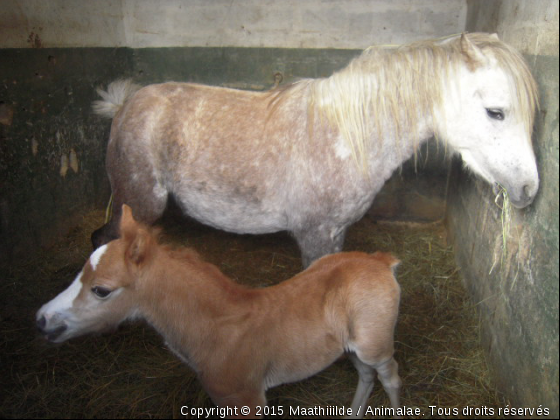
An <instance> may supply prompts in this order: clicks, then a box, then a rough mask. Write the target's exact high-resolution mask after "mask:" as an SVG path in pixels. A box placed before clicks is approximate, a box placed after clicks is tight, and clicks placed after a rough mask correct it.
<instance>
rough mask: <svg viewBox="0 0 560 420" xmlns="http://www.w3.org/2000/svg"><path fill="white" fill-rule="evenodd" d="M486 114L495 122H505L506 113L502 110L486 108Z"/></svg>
mask: <svg viewBox="0 0 560 420" xmlns="http://www.w3.org/2000/svg"><path fill="white" fill-rule="evenodd" d="M486 113H487V114H488V116H489V117H490V118H492V119H493V120H498V121H503V119H504V111H503V110H501V109H493V108H486Z"/></svg>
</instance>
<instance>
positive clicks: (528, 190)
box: [523, 184, 532, 199]
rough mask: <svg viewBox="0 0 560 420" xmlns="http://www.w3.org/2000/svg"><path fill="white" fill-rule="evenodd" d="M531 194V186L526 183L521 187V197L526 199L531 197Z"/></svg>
mask: <svg viewBox="0 0 560 420" xmlns="http://www.w3.org/2000/svg"><path fill="white" fill-rule="evenodd" d="M531 196H532V192H531V186H530V185H529V184H527V185H525V186H524V187H523V198H524V199H528V198H531Z"/></svg>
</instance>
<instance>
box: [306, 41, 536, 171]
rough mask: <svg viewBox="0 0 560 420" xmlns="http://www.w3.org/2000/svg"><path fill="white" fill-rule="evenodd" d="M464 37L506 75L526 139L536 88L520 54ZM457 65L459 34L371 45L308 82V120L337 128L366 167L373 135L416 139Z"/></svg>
mask: <svg viewBox="0 0 560 420" xmlns="http://www.w3.org/2000/svg"><path fill="white" fill-rule="evenodd" d="M467 36H468V39H469V40H470V41H471V42H472V43H473V44H474V45H476V46H477V47H478V48H480V49H481V50H482V51H483V53H484V54H485V55H490V56H493V57H494V58H495V59H496V62H497V65H498V66H500V67H501V68H502V69H503V70H504V71H505V73H506V74H507V75H508V76H509V80H510V86H509V88H510V90H511V93H512V96H511V97H512V98H516V99H517V100H516V102H514V103H513V109H512V112H513V113H514V114H515V115H516V116H518V117H519V118H520V120H521V121H524V123H525V125H526V129H527V132H528V138H530V135H531V130H532V127H533V119H534V113H535V109H536V107H537V102H538V98H537V86H536V83H535V81H534V79H533V77H532V75H531V72H530V71H529V69H528V67H527V65H526V64H525V62H524V60H523V58H522V56H521V55H520V54H519V53H518V52H517V51H516V50H514V49H513V48H512V47H510V46H508V45H507V44H505V43H503V42H501V41H500V40H499V39H498V38H497V37H496V36H494V35H490V34H485V33H472V34H469V35H467ZM461 64H463V65H464V64H465V54H464V52H463V51H462V49H461V37H460V36H452V37H448V38H444V39H437V40H428V41H422V42H417V43H412V44H407V45H402V46H372V47H369V48H367V49H366V50H364V52H363V53H362V54H361V55H360V56H358V57H356V58H355V59H354V60H352V61H351V62H350V64H349V65H348V66H347V67H346V68H344V69H342V70H340V71H339V72H337V73H335V74H333V75H332V76H331V77H328V78H325V79H316V80H313V81H307V82H308V83H309V86H310V97H309V116H310V119H311V120H310V121H313V118H315V117H317V116H318V117H319V118H320V119H321V120H326V121H328V123H329V124H331V126H332V127H336V129H338V130H339V132H340V134H341V135H342V137H343V138H344V139H345V140H346V142H347V143H348V145H349V146H350V149H351V151H352V155H353V158H354V160H355V161H356V163H357V164H358V165H360V166H361V167H363V168H365V167H366V166H365V165H366V156H367V153H366V152H367V150H366V149H367V147H368V140H370V139H371V138H372V136H375V137H377V138H378V139H380V138H382V136H383V135H384V134H387V133H384V131H386V130H387V129H389V130H392V131H393V132H392V133H391V134H392V135H395V136H396V138H397V139H399V138H400V137H401V135H407V136H411V137H417V136H415V134H417V133H416V132H415V131H416V130H417V127H418V119H419V117H420V116H426V115H427V116H431V117H432V119H433V117H434V110H435V109H437V108H438V107H439V106H441V102H442V86H445V85H446V83H441V81H442V80H444V79H446V78H449V76H450V75H451V70H452V69H454V68H457V67H458V66H459V65H461ZM311 124H312V122H311ZM435 135H436V136H437V135H438V133H437V132H436V133H435ZM416 146H417V145H416V144H415V148H416Z"/></svg>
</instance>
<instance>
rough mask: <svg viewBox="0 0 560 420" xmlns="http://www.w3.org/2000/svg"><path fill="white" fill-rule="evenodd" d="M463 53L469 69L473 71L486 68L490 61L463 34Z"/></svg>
mask: <svg viewBox="0 0 560 420" xmlns="http://www.w3.org/2000/svg"><path fill="white" fill-rule="evenodd" d="M461 52H462V53H463V57H464V58H465V62H466V63H467V67H468V68H469V70H471V71H474V70H476V69H477V68H478V67H481V66H484V65H485V64H486V63H487V62H488V59H487V58H486V57H485V56H484V54H483V53H482V51H481V49H480V48H478V47H477V46H476V45H474V44H473V43H472V42H471V40H470V39H469V37H468V35H467V34H465V33H462V34H461Z"/></svg>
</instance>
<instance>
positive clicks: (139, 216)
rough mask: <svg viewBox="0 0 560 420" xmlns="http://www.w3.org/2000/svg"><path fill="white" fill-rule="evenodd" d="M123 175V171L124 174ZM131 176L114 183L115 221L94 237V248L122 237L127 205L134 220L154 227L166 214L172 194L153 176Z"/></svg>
mask: <svg viewBox="0 0 560 420" xmlns="http://www.w3.org/2000/svg"><path fill="white" fill-rule="evenodd" d="M121 173H122V172H121ZM126 175H129V174H128V173H125V174H123V175H121V176H120V177H117V178H115V179H112V180H111V181H112V182H111V187H112V191H113V200H112V207H113V211H112V216H111V219H110V220H109V221H108V222H107V223H106V224H105V225H103V226H102V227H101V228H99V229H97V230H96V231H94V232H93V233H92V235H91V242H92V245H93V247H94V248H98V247H100V246H101V245H103V244H105V243H107V242H110V241H112V240H113V239H116V238H118V237H119V223H120V220H121V211H122V210H121V208H122V205H123V204H127V205H128V206H130V207H131V208H132V212H133V214H134V218H135V219H136V220H139V221H141V222H143V223H146V224H152V223H154V222H155V221H156V220H157V219H159V218H160V217H161V215H162V214H163V212H164V210H165V207H166V205H167V197H168V192H167V190H166V189H164V188H163V187H162V186H161V185H160V184H159V183H158V182H157V180H156V179H155V177H153V175H151V174H150V175H144V176H142V177H139V176H134V177H133V176H130V177H127V178H125V176H126Z"/></svg>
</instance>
